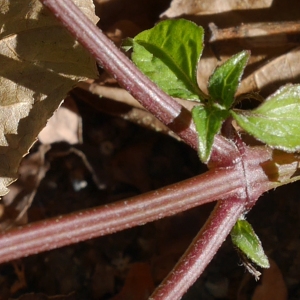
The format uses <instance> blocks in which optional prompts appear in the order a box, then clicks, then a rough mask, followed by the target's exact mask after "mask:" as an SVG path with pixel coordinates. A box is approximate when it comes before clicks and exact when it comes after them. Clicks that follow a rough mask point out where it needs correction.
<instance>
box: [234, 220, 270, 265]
mask: <svg viewBox="0 0 300 300" xmlns="http://www.w3.org/2000/svg"><path fill="white" fill-rule="evenodd" d="M231 239H232V242H233V244H234V245H235V246H236V247H237V248H238V249H239V250H241V251H242V252H243V253H244V254H245V255H246V256H247V257H248V258H249V259H250V260H252V261H253V262H254V263H256V265H258V266H260V267H262V268H269V267H270V264H269V260H268V257H267V256H266V254H265V252H264V249H263V247H262V245H261V241H260V240H259V238H258V236H257V235H256V234H255V232H254V230H253V228H252V226H251V225H250V224H249V223H248V222H247V221H246V220H238V221H237V222H236V224H235V225H234V227H233V228H232V231H231Z"/></svg>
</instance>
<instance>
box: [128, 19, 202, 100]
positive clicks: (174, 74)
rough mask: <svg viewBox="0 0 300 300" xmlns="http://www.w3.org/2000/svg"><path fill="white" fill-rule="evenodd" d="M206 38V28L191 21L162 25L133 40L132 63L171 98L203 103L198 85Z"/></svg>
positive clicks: (181, 20)
mask: <svg viewBox="0 0 300 300" xmlns="http://www.w3.org/2000/svg"><path fill="white" fill-rule="evenodd" d="M203 36H204V31H203V28H202V27H199V26H197V25H196V24H195V23H193V22H190V21H187V20H183V19H180V20H166V21H163V22H160V23H158V24H157V25H156V26H155V27H153V28H152V29H149V30H146V31H143V32H141V33H140V34H138V35H137V36H136V37H135V38H134V39H133V40H132V46H133V53H132V60H133V62H134V63H135V64H136V65H137V67H138V68H139V69H140V70H141V71H142V72H143V73H144V74H146V75H147V76H148V77H149V78H150V79H151V80H152V81H154V82H155V83H156V84H157V85H158V86H159V87H160V88H161V89H162V90H164V91H165V92H166V93H167V94H169V95H170V96H173V97H179V98H183V99H190V100H198V101H199V100H203V99H205V98H207V97H206V96H205V94H204V93H203V92H202V91H201V90H200V89H199V87H198V84H197V66H198V62H199V59H200V56H201V54H202V50H203ZM126 47H128V45H126Z"/></svg>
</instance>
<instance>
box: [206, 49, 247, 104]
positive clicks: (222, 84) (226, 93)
mask: <svg viewBox="0 0 300 300" xmlns="http://www.w3.org/2000/svg"><path fill="white" fill-rule="evenodd" d="M249 56H250V51H242V52H240V53H238V54H236V55H234V56H232V57H231V58H230V59H228V60H227V61H226V62H225V63H223V64H222V65H221V66H219V67H217V68H216V69H215V71H214V72H213V74H212V75H211V77H210V78H209V82H208V91H209V94H210V96H211V97H212V98H213V99H214V100H215V101H217V102H218V103H219V104H221V105H223V106H225V107H226V108H227V109H228V108H230V107H231V105H232V103H233V101H234V95H235V93H236V90H237V88H238V86H239V83H240V80H241V77H242V75H243V72H244V69H245V67H246V64H247V62H248V59H249Z"/></svg>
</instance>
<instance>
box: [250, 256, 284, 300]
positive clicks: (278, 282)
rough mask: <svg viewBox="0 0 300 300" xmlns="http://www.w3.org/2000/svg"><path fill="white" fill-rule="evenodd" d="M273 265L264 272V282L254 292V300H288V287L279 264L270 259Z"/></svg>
mask: <svg viewBox="0 0 300 300" xmlns="http://www.w3.org/2000/svg"><path fill="white" fill-rule="evenodd" d="M270 264H271V267H270V268H269V269H265V270H264V272H263V277H262V283H261V285H259V286H258V287H257V288H256V289H255V291H254V294H253V297H252V300H286V299H287V297H288V295H287V288H286V285H285V282H284V280H283V277H282V274H281V271H280V269H279V268H278V266H277V264H276V263H275V262H274V261H272V260H270Z"/></svg>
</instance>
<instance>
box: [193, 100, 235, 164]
mask: <svg viewBox="0 0 300 300" xmlns="http://www.w3.org/2000/svg"><path fill="white" fill-rule="evenodd" d="M192 115H193V120H194V122H195V126H196V130H197V133H198V140H199V149H198V151H199V156H200V159H201V161H202V162H207V161H208V159H209V157H210V153H211V149H212V145H213V142H214V137H215V135H216V134H217V133H219V131H220V129H221V126H222V123H223V121H224V120H225V119H226V118H227V117H228V115H229V112H228V111H227V110H224V109H221V108H219V107H217V106H201V105H197V106H194V108H193V110H192Z"/></svg>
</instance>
